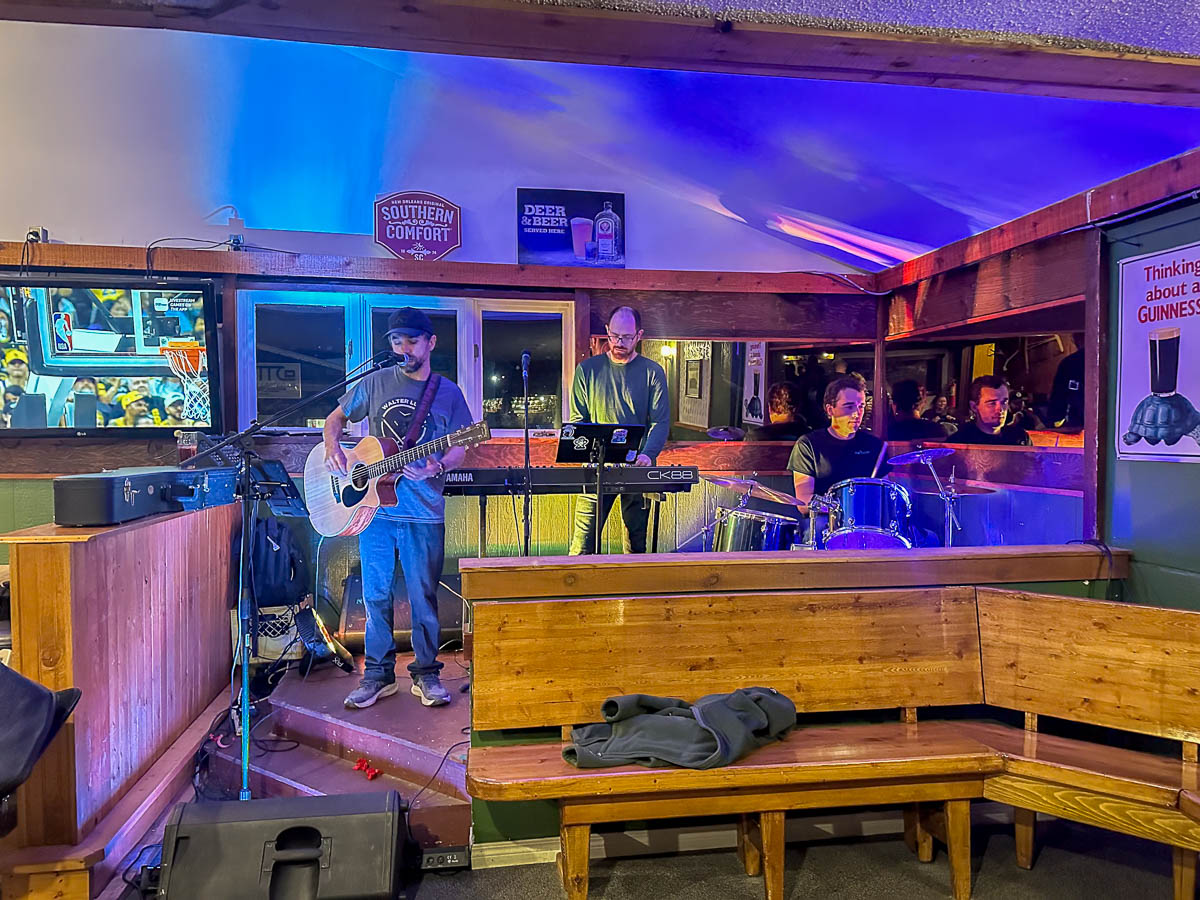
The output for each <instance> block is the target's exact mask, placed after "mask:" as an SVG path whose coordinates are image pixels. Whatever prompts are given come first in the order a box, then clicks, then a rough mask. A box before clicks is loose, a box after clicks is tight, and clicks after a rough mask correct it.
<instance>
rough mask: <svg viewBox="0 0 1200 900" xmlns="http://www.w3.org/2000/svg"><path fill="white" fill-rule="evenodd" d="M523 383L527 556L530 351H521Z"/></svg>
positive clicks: (527, 539) (529, 526)
mask: <svg viewBox="0 0 1200 900" xmlns="http://www.w3.org/2000/svg"><path fill="white" fill-rule="evenodd" d="M521 383H522V385H523V387H524V391H525V501H524V502H525V510H524V513H525V514H524V525H525V553H524V555H525V556H529V542H530V537H531V534H530V533H531V532H532V530H533V527H532V515H533V513H532V508H533V477H532V472H531V471H530V466H529V351H528V350H525V351H524V352H522V353H521Z"/></svg>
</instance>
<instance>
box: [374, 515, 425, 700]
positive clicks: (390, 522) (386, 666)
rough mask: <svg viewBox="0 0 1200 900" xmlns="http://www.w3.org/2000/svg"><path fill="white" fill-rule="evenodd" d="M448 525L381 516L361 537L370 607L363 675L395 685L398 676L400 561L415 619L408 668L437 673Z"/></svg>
mask: <svg viewBox="0 0 1200 900" xmlns="http://www.w3.org/2000/svg"><path fill="white" fill-rule="evenodd" d="M445 537H446V526H445V525H444V524H442V523H441V522H403V521H400V520H399V519H392V518H389V517H387V516H382V515H376V516H375V518H374V519H372V520H371V524H370V525H368V526H367V528H366V530H365V531H364V532H363V533H362V534H360V535H359V536H358V555H359V558H360V560H361V561H362V576H363V605H364V606H365V607H366V610H367V627H366V637H365V640H364V643H365V650H366V664H365V666H364V672H363V674H364V675H365V676H366V677H367V678H370V679H373V680H375V681H382V682H385V683H388V684H390V683H391V682H393V681H395V680H396V642H395V641H394V640H393V637H392V630H393V628H392V580H393V579H394V578H395V575H396V560H397V558H399V560H400V569H401V571H402V572H403V573H404V584H405V587H406V588H407V590H408V606H409V614H410V616H411V618H412V644H413V652H414V654H415V655H416V659H415V660H414V661H413V662H411V663H409V666H408V671H409V672H410V673H411V674H412V676H413V678H414V679H415V678H416V677H417V676H418V675H426V674H430V673H433V674H436V673H437V672H440V671H441V669H442V664H441V663H440V662H438V659H437V654H438V646H439V635H440V628H439V625H438V611H437V588H438V579H439V578H441V575H442V563H443V562H444V560H445V553H446V549H445Z"/></svg>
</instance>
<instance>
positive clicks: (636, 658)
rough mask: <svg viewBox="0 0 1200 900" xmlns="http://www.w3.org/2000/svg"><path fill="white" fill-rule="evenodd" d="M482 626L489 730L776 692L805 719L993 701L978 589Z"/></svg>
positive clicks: (779, 599)
mask: <svg viewBox="0 0 1200 900" xmlns="http://www.w3.org/2000/svg"><path fill="white" fill-rule="evenodd" d="M621 587H622V588H623V589H624V590H625V591H627V592H636V591H637V589H638V586H637V583H636V582H627V583H625V584H624V585H622V586H621ZM474 614H475V619H474V622H475V631H474V651H473V654H474V655H473V660H472V662H473V666H474V675H475V679H474V682H473V684H474V687H473V696H472V702H473V710H472V723H473V725H474V727H476V728H480V729H488V728H518V727H535V726H545V725H564V724H570V723H574V722H585V721H589V720H592V719H594V718H595V716H596V711H597V710H598V709H599V707H600V704H601V703H602V702H603V701H604V700H605V699H607V698H608V697H611V696H616V695H618V694H628V693H639V692H641V693H648V694H654V695H660V696H668V697H684V698H689V699H694V698H697V697H700V696H702V695H705V694H710V693H723V692H726V691H732V690H736V689H738V688H743V687H752V686H765V687H773V688H776V689H777V690H779V691H781V692H782V693H784V694H786V695H787V696H788V697H790V698H791V699H792V700H793V701H795V703H796V707H797V709H798V710H800V711H803V712H817V711H824V710H833V709H837V710H851V709H886V708H892V707H900V706H916V705H918V704H922V705H934V706H939V705H953V704H960V703H979V702H981V701H982V697H983V685H982V682H981V679H980V668H979V656H978V654H979V644H978V636H977V630H976V623H975V602H974V591H973V589H971V588H969V587H963V588H939V589H937V590H908V591H898V590H881V591H842V592H828V593H825V592H799V593H789V592H772V593H733V594H729V593H721V594H711V593H704V594H696V595H686V596H681V595H675V596H671V595H665V596H637V595H636V593H635V594H634V596H620V597H608V598H595V599H579V600H570V601H561V600H545V601H523V602H522V601H517V602H502V601H496V602H485V603H476V604H475V606H474ZM785 622H786V623H790V624H789V626H788V627H786V628H782V627H780V625H781V623H785ZM562 654H567V655H569V656H570V658H571V660H572V664H571V665H570V666H568V667H564V666H563V664H562V660H561V659H559V658H558V657H559V656H561V655H562ZM818 661H819V663H820V665H817V663H818ZM764 662H765V663H766V665H765V667H764ZM618 663H619V665H618Z"/></svg>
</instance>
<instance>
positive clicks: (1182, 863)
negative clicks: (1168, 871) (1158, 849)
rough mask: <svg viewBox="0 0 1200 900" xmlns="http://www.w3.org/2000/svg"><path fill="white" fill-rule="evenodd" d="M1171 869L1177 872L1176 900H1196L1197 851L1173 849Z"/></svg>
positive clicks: (1180, 848)
mask: <svg viewBox="0 0 1200 900" xmlns="http://www.w3.org/2000/svg"><path fill="white" fill-rule="evenodd" d="M1171 853H1172V855H1173V857H1174V858H1173V859H1172V860H1171V863H1172V865H1171V868H1172V869H1174V871H1175V900H1196V851H1195V850H1188V849H1186V848H1184V847H1172V848H1171Z"/></svg>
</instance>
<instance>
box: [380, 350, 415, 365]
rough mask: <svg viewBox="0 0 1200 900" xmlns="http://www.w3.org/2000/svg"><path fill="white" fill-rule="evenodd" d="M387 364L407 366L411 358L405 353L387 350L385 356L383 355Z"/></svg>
mask: <svg viewBox="0 0 1200 900" xmlns="http://www.w3.org/2000/svg"><path fill="white" fill-rule="evenodd" d="M384 359H385V360H386V362H387V364H388V365H389V366H400V367H401V368H403V367H405V366H407V365H408V364H409V362H411V358H410V357H409V355H408V354H407V353H397V352H396V351H395V350H389V351H387V356H386V357H384Z"/></svg>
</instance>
